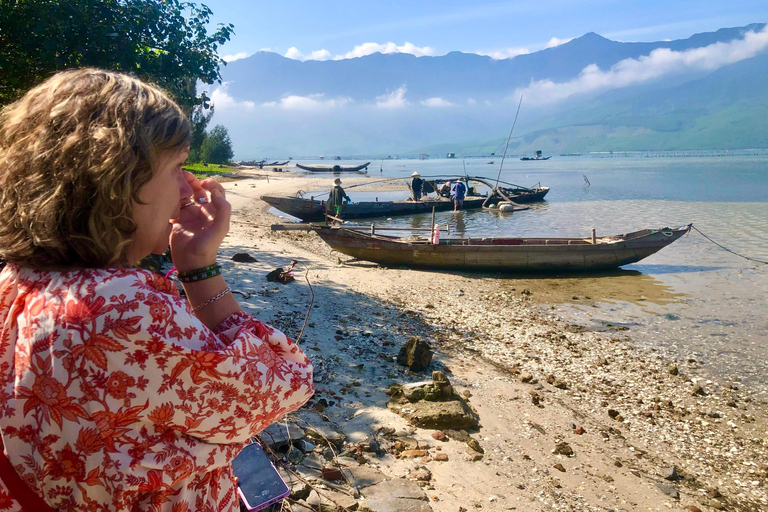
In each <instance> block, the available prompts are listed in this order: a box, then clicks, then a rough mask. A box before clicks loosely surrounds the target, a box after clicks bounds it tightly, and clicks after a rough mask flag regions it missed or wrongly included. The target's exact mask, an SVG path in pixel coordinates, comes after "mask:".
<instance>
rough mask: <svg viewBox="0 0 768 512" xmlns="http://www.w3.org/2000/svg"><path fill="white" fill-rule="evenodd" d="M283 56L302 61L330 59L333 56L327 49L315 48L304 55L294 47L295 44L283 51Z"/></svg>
mask: <svg viewBox="0 0 768 512" xmlns="http://www.w3.org/2000/svg"><path fill="white" fill-rule="evenodd" d="M284 57H287V58H289V59H293V60H300V61H302V62H304V61H305V60H331V58H333V55H331V52H329V51H328V50H324V49H323V50H315V51H313V52H312V53H310V54H309V55H304V54H303V53H301V51H300V50H299V49H298V48H296V47H295V46H292V47H290V48H289V49H288V51H287V52H285V55H284Z"/></svg>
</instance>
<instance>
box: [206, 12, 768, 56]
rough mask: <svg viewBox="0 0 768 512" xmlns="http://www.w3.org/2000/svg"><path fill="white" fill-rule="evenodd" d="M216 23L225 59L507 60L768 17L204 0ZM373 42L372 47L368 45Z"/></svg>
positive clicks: (754, 14)
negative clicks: (228, 30)
mask: <svg viewBox="0 0 768 512" xmlns="http://www.w3.org/2000/svg"><path fill="white" fill-rule="evenodd" d="M202 3H204V4H205V5H207V6H208V7H210V8H211V10H212V11H213V13H214V16H213V21H214V23H233V24H234V25H235V35H234V36H233V37H232V39H231V41H230V42H229V43H227V44H226V45H224V46H223V47H222V48H221V50H220V54H221V55H222V56H229V57H230V58H231V57H233V56H238V57H244V56H247V55H250V54H253V53H254V52H256V51H259V50H269V51H273V52H276V53H279V54H281V55H287V56H290V57H292V58H299V59H302V60H303V59H307V58H316V59H320V60H327V59H332V58H343V57H352V56H358V55H362V54H366V53H371V52H372V51H377V50H378V51H404V52H407V53H413V54H415V55H444V54H446V53H448V52H450V51H454V50H458V51H463V52H471V53H481V54H486V55H491V56H495V57H497V58H503V57H508V56H514V55H516V54H519V53H526V52H533V51H538V50H541V49H543V48H545V47H547V46H551V45H554V44H557V43H558V42H563V41H567V40H569V39H571V38H574V37H579V36H581V35H583V34H585V33H587V32H597V33H598V34H600V35H602V36H605V37H607V38H609V39H613V40H618V41H659V40H664V39H681V38H687V37H689V36H691V35H692V34H695V33H697V32H708V31H714V30H717V29H719V28H723V27H735V26H743V25H747V24H749V23H758V22H766V21H768V2H767V1H766V0H731V1H728V2H724V1H722V0H717V1H712V0H704V1H702V0H667V1H657V0H643V1H636V0H569V1H566V0H555V1H545V0H539V1H530V0H525V1H513V2H511V1H510V2H504V1H500V2H499V1H497V2H488V1H482V0H475V1H472V2H470V1H458V0H441V1H436V0H415V1H414V0H411V1H359V0H357V1H348V0H344V1H331V2H328V1H326V2H322V1H320V2H318V1H316V0H315V1H293V0H282V1H279V2H275V1H269V2H267V1H262V0H256V1H254V0H207V1H205V0H203V2H202ZM366 43H369V44H368V45H367V46H363V45H365V44H366Z"/></svg>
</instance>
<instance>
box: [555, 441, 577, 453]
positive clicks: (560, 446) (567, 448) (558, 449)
mask: <svg viewBox="0 0 768 512" xmlns="http://www.w3.org/2000/svg"><path fill="white" fill-rule="evenodd" d="M554 453H555V454H557V455H565V456H566V457H573V448H571V445H569V444H568V443H566V442H565V441H561V442H559V443H557V444H556V445H555V450H554Z"/></svg>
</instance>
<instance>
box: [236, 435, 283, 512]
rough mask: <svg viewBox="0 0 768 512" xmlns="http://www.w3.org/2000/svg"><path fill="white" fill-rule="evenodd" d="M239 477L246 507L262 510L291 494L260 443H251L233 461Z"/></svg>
mask: <svg viewBox="0 0 768 512" xmlns="http://www.w3.org/2000/svg"><path fill="white" fill-rule="evenodd" d="M232 468H233V469H234V472H235V476H236V477H237V478H238V493H239V494H240V499H241V500H242V502H243V505H245V508H247V509H248V510H249V511H250V510H261V509H262V508H265V507H268V506H269V505H271V504H273V503H276V502H278V501H280V500H282V499H283V498H285V497H286V496H288V494H290V492H291V491H290V489H288V486H287V485H286V484H285V482H284V481H283V479H282V478H280V474H279V473H278V472H277V470H276V469H275V466H273V465H272V462H271V461H270V460H269V458H268V457H267V454H265V453H264V450H262V449H261V446H260V445H259V443H251V444H249V445H248V446H246V447H245V448H243V451H241V452H240V454H239V455H238V456H237V457H235V459H234V460H233V461H232Z"/></svg>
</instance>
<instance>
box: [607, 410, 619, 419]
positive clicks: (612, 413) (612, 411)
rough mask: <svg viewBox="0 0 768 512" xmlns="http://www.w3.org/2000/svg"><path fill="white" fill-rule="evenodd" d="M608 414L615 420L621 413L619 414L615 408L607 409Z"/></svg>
mask: <svg viewBox="0 0 768 512" xmlns="http://www.w3.org/2000/svg"><path fill="white" fill-rule="evenodd" d="M608 416H610V417H611V419H613V420H615V419H616V418H618V417H619V416H621V414H619V411H617V410H616V409H608Z"/></svg>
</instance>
